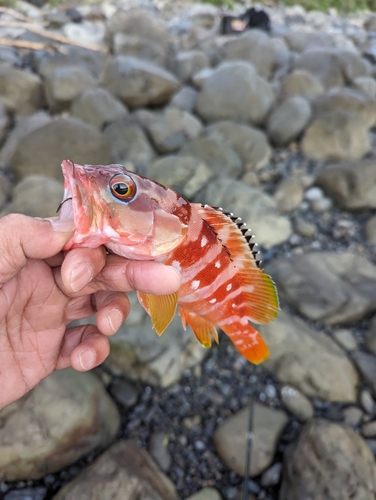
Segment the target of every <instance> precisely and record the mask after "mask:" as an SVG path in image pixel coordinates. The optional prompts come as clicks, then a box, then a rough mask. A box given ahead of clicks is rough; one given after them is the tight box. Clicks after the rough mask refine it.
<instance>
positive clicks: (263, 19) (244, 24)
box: [221, 7, 272, 35]
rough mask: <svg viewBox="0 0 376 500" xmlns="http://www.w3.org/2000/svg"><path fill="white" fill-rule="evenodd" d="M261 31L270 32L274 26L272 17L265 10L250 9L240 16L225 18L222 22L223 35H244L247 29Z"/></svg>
mask: <svg viewBox="0 0 376 500" xmlns="http://www.w3.org/2000/svg"><path fill="white" fill-rule="evenodd" d="M254 28H257V29H260V30H263V31H266V32H270V31H271V29H272V25H271V22H270V17H269V16H268V14H267V13H266V12H265V11H264V10H257V9H255V8H254V7H252V8H251V9H248V10H246V11H245V12H244V14H241V15H240V16H227V15H225V16H223V17H222V21H221V34H222V35H229V34H231V33H242V32H243V31H245V30H247V29H254Z"/></svg>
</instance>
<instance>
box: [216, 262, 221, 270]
mask: <svg viewBox="0 0 376 500" xmlns="http://www.w3.org/2000/svg"><path fill="white" fill-rule="evenodd" d="M214 265H215V267H218V269H219V268H220V267H221V263H220V262H219V260H217V262H216V263H215V264H214Z"/></svg>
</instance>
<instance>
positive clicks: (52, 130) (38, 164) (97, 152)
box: [10, 118, 113, 180]
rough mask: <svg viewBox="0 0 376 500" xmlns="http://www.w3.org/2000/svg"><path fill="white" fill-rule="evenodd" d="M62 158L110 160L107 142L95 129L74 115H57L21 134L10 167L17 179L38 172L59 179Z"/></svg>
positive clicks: (98, 162)
mask: <svg viewBox="0 0 376 500" xmlns="http://www.w3.org/2000/svg"><path fill="white" fill-rule="evenodd" d="M41 144H43V147H41ZM65 158H70V159H72V160H73V161H75V162H77V163H89V164H90V163H92V164H94V165H98V164H99V165H100V164H103V165H107V164H108V163H112V160H113V158H112V155H111V152H110V147H109V144H108V142H107V141H106V139H105V137H104V136H103V135H102V134H101V133H100V132H98V130H97V129H95V128H94V127H92V126H90V125H87V124H86V123H83V122H81V121H80V120H77V119H76V118H58V119H56V120H54V121H52V122H51V123H48V124H47V125H45V126H43V127H40V128H38V129H37V130H34V131H32V132H31V133H29V134H27V135H26V136H25V137H23V138H22V139H21V140H20V141H19V143H18V146H17V149H16V151H15V153H14V155H13V156H12V158H11V161H10V166H11V168H12V171H13V172H14V174H15V175H16V177H17V178H18V179H23V178H24V177H26V176H28V175H32V174H40V175H46V176H48V177H54V178H56V179H59V180H61V179H62V174H61V168H60V164H61V162H62V160H64V159H65Z"/></svg>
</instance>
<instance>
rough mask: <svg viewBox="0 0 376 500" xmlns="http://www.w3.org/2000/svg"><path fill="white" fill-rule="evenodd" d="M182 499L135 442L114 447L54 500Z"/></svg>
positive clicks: (119, 443) (122, 443) (121, 442)
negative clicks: (107, 499) (106, 499)
mask: <svg viewBox="0 0 376 500" xmlns="http://www.w3.org/2000/svg"><path fill="white" fill-rule="evenodd" d="M137 497H138V498H140V499H141V498H142V500H179V497H178V495H177V493H176V490H175V487H174V485H173V483H172V482H171V481H170V479H168V477H167V476H165V475H164V474H163V473H162V472H161V471H160V470H159V469H158V467H157V465H156V464H155V462H154V461H153V459H152V458H151V457H150V455H149V454H148V453H147V452H146V451H145V450H142V449H141V448H138V447H137V445H136V443H134V442H133V441H119V442H118V443H116V444H114V445H112V446H111V447H110V448H108V450H106V451H105V452H104V453H102V455H100V456H99V457H98V458H97V459H96V460H95V461H94V463H93V464H91V465H90V466H89V467H87V468H86V469H85V470H84V471H83V472H81V473H80V474H79V475H78V476H77V477H76V478H75V479H74V480H73V481H71V482H70V483H68V484H67V485H66V486H64V487H63V488H62V489H61V490H60V491H59V492H58V493H57V495H55V496H54V497H53V500H77V499H78V498H80V500H104V499H105V498H111V500H131V499H136V498H137Z"/></svg>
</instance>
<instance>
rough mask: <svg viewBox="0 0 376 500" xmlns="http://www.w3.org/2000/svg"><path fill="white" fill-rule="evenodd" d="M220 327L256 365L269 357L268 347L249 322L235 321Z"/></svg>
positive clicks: (241, 352)
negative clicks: (244, 323)
mask: <svg viewBox="0 0 376 500" xmlns="http://www.w3.org/2000/svg"><path fill="white" fill-rule="evenodd" d="M219 326H220V328H221V329H222V330H223V331H224V332H225V334H226V335H227V336H228V337H229V338H230V339H231V341H232V342H233V344H234V345H235V347H236V348H237V350H238V351H239V352H240V354H242V355H243V356H244V357H245V358H246V359H247V360H248V361H250V362H251V363H253V364H255V365H257V364H259V363H261V362H262V361H264V360H265V359H266V358H268V357H269V349H268V347H267V345H266V343H265V341H264V339H263V338H262V337H261V335H260V334H259V332H258V331H257V330H256V329H255V328H253V326H252V325H250V324H249V323H248V324H246V325H243V324H241V323H235V324H231V325H226V326H225V327H224V326H221V325H219Z"/></svg>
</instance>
